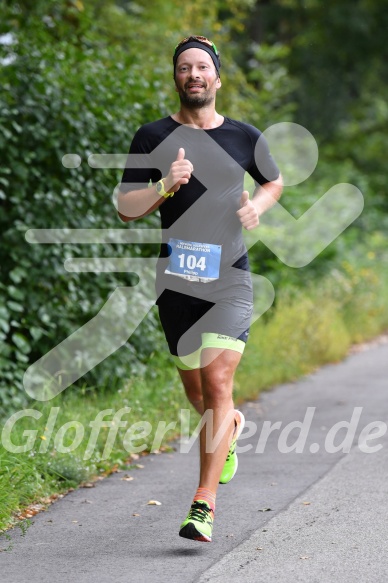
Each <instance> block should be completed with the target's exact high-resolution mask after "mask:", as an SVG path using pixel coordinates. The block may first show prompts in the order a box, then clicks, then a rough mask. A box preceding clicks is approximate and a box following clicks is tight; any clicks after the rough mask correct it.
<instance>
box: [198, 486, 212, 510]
mask: <svg viewBox="0 0 388 583" xmlns="http://www.w3.org/2000/svg"><path fill="white" fill-rule="evenodd" d="M198 500H203V501H204V502H207V503H208V504H209V506H210V508H211V509H212V510H213V512H214V511H215V508H216V494H215V492H212V491H211V490H209V489H208V488H198V490H197V491H196V493H195V496H194V498H193V502H196V501H198Z"/></svg>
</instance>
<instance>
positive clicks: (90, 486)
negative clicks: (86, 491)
mask: <svg viewBox="0 0 388 583" xmlns="http://www.w3.org/2000/svg"><path fill="white" fill-rule="evenodd" d="M81 487H82V488H95V487H96V486H95V484H93V482H84V483H83V484H81Z"/></svg>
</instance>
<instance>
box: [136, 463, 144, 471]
mask: <svg viewBox="0 0 388 583" xmlns="http://www.w3.org/2000/svg"><path fill="white" fill-rule="evenodd" d="M135 468H137V469H138V470H142V469H143V468H144V466H143V465H142V464H135Z"/></svg>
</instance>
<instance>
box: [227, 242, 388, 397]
mask: <svg viewBox="0 0 388 583" xmlns="http://www.w3.org/2000/svg"><path fill="white" fill-rule="evenodd" d="M386 266H387V256H386V255H385V256H384V258H382V259H380V260H376V255H375V253H374V252H368V255H366V256H364V257H363V258H362V260H360V259H359V258H357V259H355V257H353V258H352V261H344V262H343V264H342V265H341V266H338V267H336V268H333V269H332V271H331V273H330V274H328V275H326V276H325V277H324V278H323V279H321V280H318V281H316V282H314V283H311V282H310V283H309V284H308V285H306V287H305V288H304V289H303V288H302V287H301V286H300V285H299V286H298V287H288V288H287V289H283V290H280V291H279V292H278V294H277V298H276V307H275V308H272V309H271V311H270V313H269V314H267V315H266V317H265V318H261V319H260V320H259V321H258V322H257V323H255V324H254V325H253V327H252V330H251V334H250V338H249V342H248V344H247V347H246V350H245V352H244V359H243V360H242V363H241V366H240V367H239V370H238V372H237V387H238V390H237V395H236V396H237V398H239V399H241V400H243V399H248V398H256V396H257V394H258V392H259V391H261V390H263V389H268V388H269V387H271V386H273V385H276V384H278V383H283V382H288V381H292V380H296V379H297V378H299V377H300V376H301V375H304V374H307V373H309V372H311V371H313V370H314V369H315V368H316V367H317V366H320V365H322V364H325V363H330V362H336V361H338V360H340V359H341V358H343V357H344V356H345V355H346V354H347V352H348V350H349V347H350V346H351V344H354V343H357V342H362V341H365V340H369V339H371V338H373V337H375V336H376V335H377V334H379V333H381V332H383V331H385V330H386V329H387V327H388V310H387V297H388V279H387V276H386V272H387V269H386Z"/></svg>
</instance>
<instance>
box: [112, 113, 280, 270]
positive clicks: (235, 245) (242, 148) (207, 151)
mask: <svg viewBox="0 0 388 583" xmlns="http://www.w3.org/2000/svg"><path fill="white" fill-rule="evenodd" d="M181 147H183V148H184V149H185V157H186V158H187V159H188V160H190V162H191V163H192V164H193V166H194V172H193V174H192V176H191V179H190V181H189V183H188V184H185V185H182V186H181V188H180V189H179V191H178V192H176V193H175V195H174V196H172V197H169V198H167V199H166V200H165V202H163V203H162V204H161V205H160V207H159V211H160V216H161V226H162V229H163V237H162V240H163V242H164V243H168V240H169V238H170V237H173V238H177V239H183V240H186V241H195V242H200V243H212V244H216V245H222V256H221V266H222V267H225V268H228V267H230V266H232V265H234V266H235V267H243V263H244V261H245V258H246V248H245V245H244V241H243V237H242V227H241V223H240V221H239V219H238V217H237V215H236V211H237V210H239V208H240V199H241V194H242V191H243V190H244V174H245V172H248V173H249V174H250V176H251V177H252V178H253V179H254V181H255V184H256V185H257V184H260V185H262V184H265V183H266V182H270V181H272V180H275V179H276V178H278V176H279V170H278V168H277V166H276V164H275V162H274V160H273V158H272V156H271V154H270V153H269V150H268V146H267V143H266V141H265V139H264V136H263V135H262V134H261V132H260V131H259V130H258V129H256V128H255V127H253V126H252V125H249V124H246V123H242V122H239V121H235V120H232V119H230V118H227V117H225V118H224V122H223V123H222V124H221V125H220V126H219V127H217V128H213V129H208V130H200V129H195V128H191V127H189V126H185V125H182V124H179V123H178V122H176V121H175V120H173V119H172V117H170V116H169V117H166V118H163V119H160V120H158V121H156V122H152V123H148V124H145V125H143V126H142V127H141V128H140V129H139V130H138V131H137V132H136V134H135V136H134V138H133V141H132V144H131V147H130V152H129V153H130V154H151V155H150V156H149V160H148V162H147V161H144V157H131V156H130V157H129V159H128V163H127V166H129V164H130V165H131V167H126V168H125V170H124V173H123V177H122V182H121V185H120V191H121V192H123V193H125V192H128V191H130V190H134V189H137V188H144V187H145V186H146V185H147V184H148V183H149V181H150V180H152V182H153V183H155V182H157V181H158V180H159V179H160V178H162V176H166V175H167V173H168V171H169V168H170V165H171V163H172V162H173V161H174V160H176V158H177V154H178V150H179V148H181ZM136 158H139V162H137V161H136ZM141 159H142V160H141ZM140 160H141V161H140ZM167 255H168V250H167V246H166V245H162V249H161V257H166V256H167ZM239 260H241V261H242V263H241V261H239ZM236 262H237V263H236Z"/></svg>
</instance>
